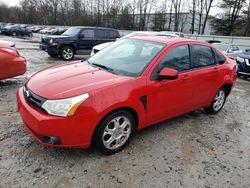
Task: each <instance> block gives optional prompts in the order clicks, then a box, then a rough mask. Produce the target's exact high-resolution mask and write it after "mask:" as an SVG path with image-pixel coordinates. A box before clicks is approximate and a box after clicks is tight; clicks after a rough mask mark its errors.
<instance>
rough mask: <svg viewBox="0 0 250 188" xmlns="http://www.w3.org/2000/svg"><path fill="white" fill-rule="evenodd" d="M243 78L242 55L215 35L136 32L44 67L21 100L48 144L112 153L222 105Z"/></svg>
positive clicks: (30, 125)
mask: <svg viewBox="0 0 250 188" xmlns="http://www.w3.org/2000/svg"><path fill="white" fill-rule="evenodd" d="M235 79H236V63H235V61H233V60H231V59H229V58H228V57H226V56H224V55H223V54H222V53H220V52H219V51H218V50H217V49H215V48H214V47H213V46H211V45H209V44H207V43H203V42H198V41H193V40H185V39H177V38H173V39H168V38H166V37H135V38H130V39H124V40H119V41H117V42H115V43H114V44H112V45H110V46H108V47H107V48H105V49H103V50H102V51H100V52H98V53H97V54H96V55H94V56H92V57H90V58H89V59H88V60H86V61H84V62H79V61H78V62H72V63H69V64H65V65H58V66H55V67H52V68H48V69H45V70H43V71H40V72H39V73H37V74H35V75H33V76H32V77H31V78H30V79H29V80H28V81H27V83H26V84H25V86H24V87H22V88H20V89H19V91H18V92H17V103H18V110H19V112H20V114H21V117H22V119H23V122H24V124H25V126H26V127H27V129H28V130H29V131H30V133H31V134H32V135H33V136H34V137H35V139H36V140H37V141H38V142H40V143H41V144H44V145H46V146H57V147H82V148H88V147H89V146H91V145H93V146H94V147H96V148H98V149H99V150H100V151H102V152H104V153H109V154H111V153H115V152H117V151H120V150H122V149H123V148H124V147H125V146H126V144H127V143H128V141H129V139H130V137H131V135H132V134H133V133H134V132H135V131H137V130H141V129H143V128H145V127H147V126H150V125H152V124H155V123H157V122H160V121H163V120H166V119H170V118H173V117H176V116H179V115H182V114H185V113H188V112H191V111H194V110H196V109H199V108H205V110H206V111H207V112H208V113H212V114H215V113H217V112H219V111H220V110H221V109H222V107H223V105H224V103H225V100H226V98H227V96H228V95H229V93H230V91H231V89H232V87H233V85H234V83H235Z"/></svg>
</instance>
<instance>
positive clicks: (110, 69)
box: [91, 63, 114, 73]
mask: <svg viewBox="0 0 250 188" xmlns="http://www.w3.org/2000/svg"><path fill="white" fill-rule="evenodd" d="M91 65H94V66H96V67H100V68H102V69H105V70H107V71H109V72H112V73H114V69H112V68H110V67H107V66H105V65H101V64H97V63H91Z"/></svg>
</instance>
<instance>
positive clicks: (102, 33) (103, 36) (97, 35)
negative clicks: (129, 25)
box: [96, 29, 107, 38]
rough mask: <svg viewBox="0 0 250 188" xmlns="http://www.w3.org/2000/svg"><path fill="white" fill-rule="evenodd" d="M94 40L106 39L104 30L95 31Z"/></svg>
mask: <svg viewBox="0 0 250 188" xmlns="http://www.w3.org/2000/svg"><path fill="white" fill-rule="evenodd" d="M96 38H107V36H106V32H105V30H103V29H97V30H96Z"/></svg>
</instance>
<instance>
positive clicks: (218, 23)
mask: <svg viewBox="0 0 250 188" xmlns="http://www.w3.org/2000/svg"><path fill="white" fill-rule="evenodd" d="M216 2H217V1H216ZM213 6H215V0H188V1H185V0H162V1H157V0H128V1H124V0H21V2H20V4H19V5H18V6H14V7H9V6H7V5H6V4H5V3H3V2H1V0H0V22H13V23H24V24H41V25H68V26H75V25H89V26H105V27H114V28H118V29H128V30H146V29H151V30H156V31H160V30H173V31H180V30H181V29H180V28H181V24H185V20H184V21H183V20H181V19H183V16H182V14H183V13H184V12H185V13H188V14H189V15H190V18H191V19H190V20H191V23H190V33H198V34H203V33H204V31H205V28H206V26H207V24H208V20H209V21H210V22H211V23H212V26H213V29H214V31H215V32H217V33H220V34H223V35H232V34H235V35H237V34H240V35H249V34H250V33H249V32H250V31H249V28H250V23H249V20H250V18H249V17H250V13H249V12H250V2H249V0H248V2H247V0H222V1H221V3H220V4H219V5H218V6H219V8H220V14H218V15H217V16H216V17H211V16H209V15H210V11H211V8H212V7H213ZM152 15H153V16H152ZM152 17H153V19H152ZM150 23H152V24H151V25H152V26H151V27H150V28H149V27H148V26H149V24H150ZM225 28H226V29H225Z"/></svg>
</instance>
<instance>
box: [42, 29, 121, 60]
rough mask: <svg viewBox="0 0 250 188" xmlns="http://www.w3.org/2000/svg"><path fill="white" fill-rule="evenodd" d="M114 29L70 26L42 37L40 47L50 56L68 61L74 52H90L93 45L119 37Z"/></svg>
mask: <svg viewBox="0 0 250 188" xmlns="http://www.w3.org/2000/svg"><path fill="white" fill-rule="evenodd" d="M119 37H120V35H119V32H118V30H116V29H111V28H104V27H71V28H69V29H68V30H67V31H65V32H64V33H63V34H62V35H58V36H47V37H42V39H41V43H40V49H42V50H44V51H45V52H47V53H48V54H49V55H50V56H51V57H57V56H59V55H60V57H61V58H62V59H63V60H65V61H69V60H72V59H73V58H74V56H75V54H82V53H88V54H90V52H91V49H92V48H93V46H95V45H97V44H101V43H104V42H111V41H114V40H115V39H116V38H119Z"/></svg>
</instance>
